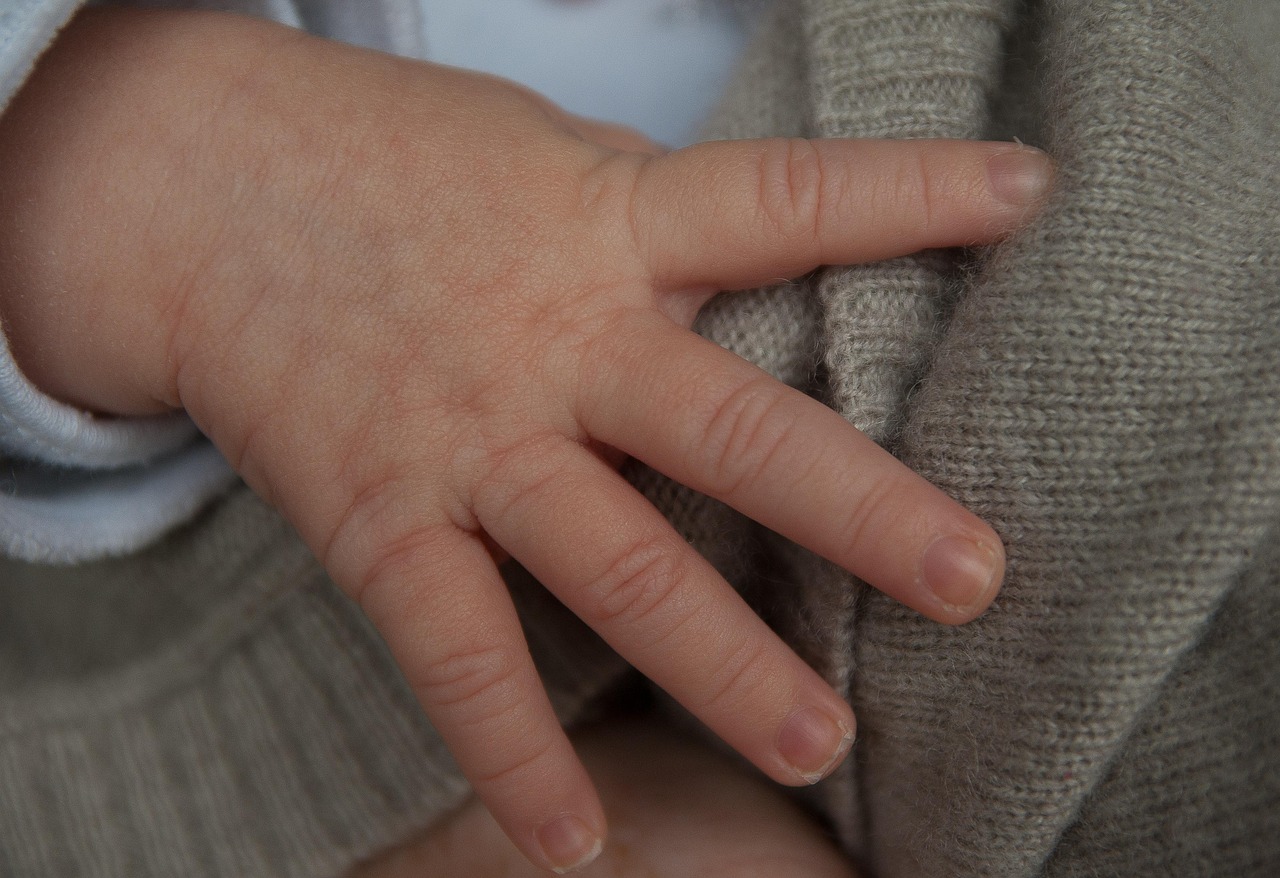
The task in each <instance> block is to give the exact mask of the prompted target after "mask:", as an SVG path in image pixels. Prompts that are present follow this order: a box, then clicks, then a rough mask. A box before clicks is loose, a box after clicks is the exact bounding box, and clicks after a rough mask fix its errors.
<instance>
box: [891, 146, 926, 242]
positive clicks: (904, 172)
mask: <svg viewBox="0 0 1280 878" xmlns="http://www.w3.org/2000/svg"><path fill="white" fill-rule="evenodd" d="M933 175H934V171H933V168H932V167H931V166H930V164H929V159H928V157H927V155H926V154H925V153H924V152H918V153H916V154H915V155H911V156H906V157H904V158H903V159H902V161H901V162H899V163H898V165H897V168H896V172H895V173H894V176H893V181H892V185H891V187H890V191H889V197H890V199H892V200H891V202H890V204H889V205H887V207H889V208H894V209H893V210H890V211H886V214H887V215H888V216H894V215H901V216H903V217H904V218H905V220H906V224H907V226H908V227H909V228H908V231H910V232H911V233H913V234H914V235H916V236H920V237H923V236H926V235H927V234H928V232H929V230H930V229H932V228H933V227H934V218H935V216H936V215H937V212H938V211H937V208H938V205H937V203H936V202H937V199H938V193H937V191H936V189H935V187H934V186H933Z"/></svg>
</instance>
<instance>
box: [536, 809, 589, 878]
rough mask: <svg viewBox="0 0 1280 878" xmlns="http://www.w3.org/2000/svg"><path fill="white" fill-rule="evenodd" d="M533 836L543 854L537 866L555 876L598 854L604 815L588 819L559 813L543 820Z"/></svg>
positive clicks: (576, 867)
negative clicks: (550, 818)
mask: <svg viewBox="0 0 1280 878" xmlns="http://www.w3.org/2000/svg"><path fill="white" fill-rule="evenodd" d="M593 823H595V824H598V825H592V824H593ZM535 836H536V839H537V844H538V848H539V850H540V852H541V855H542V863H541V864H540V865H543V866H545V867H546V868H549V869H550V870H551V871H552V872H555V873H556V874H557V875H567V874H569V873H571V872H577V871H580V870H582V869H584V868H586V867H587V866H589V865H591V863H593V862H595V859H596V858H597V857H599V856H600V852H601V851H603V850H604V839H605V827H604V824H603V818H597V819H596V820H590V819H584V818H583V817H580V816H578V815H577V814H562V815H560V816H559V817H556V818H554V819H552V820H549V821H548V822H546V823H544V824H543V825H542V826H541V828H539V829H538V831H537V832H536V833H535Z"/></svg>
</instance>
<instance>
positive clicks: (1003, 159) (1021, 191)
mask: <svg viewBox="0 0 1280 878" xmlns="http://www.w3.org/2000/svg"><path fill="white" fill-rule="evenodd" d="M987 181H988V184H989V185H990V186H991V191H992V192H993V193H995V196H996V198H999V199H1000V200H1001V201H1003V202H1005V203H1007V204H1016V205H1019V206H1022V205H1026V204H1031V203H1032V202H1034V201H1038V200H1040V199H1041V198H1043V197H1044V194H1045V193H1046V192H1048V191H1049V185H1050V183H1052V182H1053V166H1052V164H1051V163H1050V161H1049V157H1048V156H1047V155H1045V154H1044V153H1043V152H1041V151H1040V150H1038V149H1035V148H1033V147H1030V146H1017V147H1014V148H1013V149H1009V150H1005V151H1004V152H998V153H996V154H995V155H993V156H991V157H989V158H988V159H987Z"/></svg>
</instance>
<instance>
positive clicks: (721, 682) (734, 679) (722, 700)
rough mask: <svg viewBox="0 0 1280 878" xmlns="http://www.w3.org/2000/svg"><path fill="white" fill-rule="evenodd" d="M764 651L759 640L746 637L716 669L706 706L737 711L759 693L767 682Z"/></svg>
mask: <svg viewBox="0 0 1280 878" xmlns="http://www.w3.org/2000/svg"><path fill="white" fill-rule="evenodd" d="M765 663H766V662H765V648H764V644H763V643H761V642H760V640H759V639H758V638H747V639H745V640H744V641H743V642H741V643H739V644H738V645H737V646H736V647H735V648H734V650H733V652H731V653H730V654H729V655H728V656H727V657H726V658H725V660H724V661H723V662H721V663H720V667H719V668H718V669H717V670H716V673H715V675H714V676H713V677H712V680H711V688H710V690H709V692H708V697H707V702H706V706H707V708H708V709H719V708H721V707H722V706H725V705H728V707H729V710H730V712H737V711H738V710H739V709H740V708H742V707H744V706H745V702H747V701H749V700H750V697H751V694H752V693H754V692H757V691H759V689H760V687H761V685H762V684H763V683H764V682H765V681H766V680H767V676H766V674H765V668H764V666H765Z"/></svg>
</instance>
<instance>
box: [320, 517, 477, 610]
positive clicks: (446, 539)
mask: <svg viewBox="0 0 1280 878" xmlns="http://www.w3.org/2000/svg"><path fill="white" fill-rule="evenodd" d="M354 526H355V525H354V523H353V522H352V521H351V520H346V521H344V522H343V523H342V524H341V525H340V528H341V529H343V530H346V529H350V528H352V527H354ZM453 539H456V529H455V528H454V527H453V526H452V525H442V524H438V523H431V524H425V525H420V526H418V527H413V528H410V529H408V530H406V531H404V532H402V533H401V534H400V535H398V536H396V537H394V538H391V539H386V540H384V541H383V542H382V543H380V544H379V545H378V546H377V548H376V549H375V550H374V552H373V554H372V559H373V560H372V561H370V563H369V564H368V565H367V566H366V567H365V569H364V571H363V573H361V574H360V576H359V577H358V579H357V580H356V582H355V585H354V589H353V590H352V591H351V592H350V596H351V598H352V600H354V601H355V602H356V604H357V605H358V606H359V607H360V609H361V610H363V611H364V613H365V615H366V616H368V617H369V618H370V619H371V620H373V622H374V623H375V624H377V623H378V622H379V621H380V620H382V619H384V618H385V617H386V616H387V614H398V613H402V612H403V607H401V606H400V603H402V602H403V599H402V598H401V597H400V595H401V594H402V593H403V590H402V589H400V588H398V586H399V585H400V584H401V583H403V582H405V581H408V580H411V579H413V578H415V577H416V576H417V575H419V572H420V571H421V570H423V569H429V568H430V566H431V563H432V561H433V560H437V559H439V558H440V557H441V556H443V555H445V554H446V553H447V550H448V548H450V544H451V541H452V540H453ZM335 550H336V546H335V543H334V541H333V540H331V541H330V543H329V545H328V546H327V547H326V549H325V554H326V555H329V556H332V555H333V554H334V552H335ZM330 563H331V564H332V563H333V562H332V560H331V561H330Z"/></svg>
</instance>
